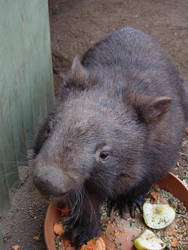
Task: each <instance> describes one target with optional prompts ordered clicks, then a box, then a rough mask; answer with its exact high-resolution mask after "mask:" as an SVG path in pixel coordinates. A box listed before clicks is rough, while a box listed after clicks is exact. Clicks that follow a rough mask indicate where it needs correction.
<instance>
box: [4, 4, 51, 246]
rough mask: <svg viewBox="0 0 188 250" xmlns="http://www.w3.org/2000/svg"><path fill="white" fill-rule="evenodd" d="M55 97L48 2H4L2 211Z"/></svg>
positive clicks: (17, 181) (7, 205)
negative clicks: (38, 128) (33, 139)
mask: <svg viewBox="0 0 188 250" xmlns="http://www.w3.org/2000/svg"><path fill="white" fill-rule="evenodd" d="M53 99H54V91H53V81H52V67H51V53H50V34H49V17H48V0H32V1H25V0H1V4H0V210H4V209H7V208H9V207H10V201H9V189H10V188H11V187H13V186H14V185H17V184H18V183H19V177H18V169H17V167H18V166H19V165H23V163H24V164H25V163H26V152H27V149H28V148H29V147H30V146H31V142H32V137H33V134H34V133H35V131H36V129H37V127H38V125H39V123H40V122H41V121H42V119H43V118H44V116H46V114H47V113H48V111H49V109H50V107H51V106H52V104H53ZM0 244H2V238H1V234H0ZM0 249H2V247H1V245H0Z"/></svg>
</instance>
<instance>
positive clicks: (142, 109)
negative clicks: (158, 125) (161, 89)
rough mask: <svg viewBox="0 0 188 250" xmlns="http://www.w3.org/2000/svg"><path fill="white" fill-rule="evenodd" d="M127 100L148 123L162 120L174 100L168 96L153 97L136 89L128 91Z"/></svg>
mask: <svg viewBox="0 0 188 250" xmlns="http://www.w3.org/2000/svg"><path fill="white" fill-rule="evenodd" d="M126 100H127V101H128V103H129V104H131V105H132V106H133V107H134V108H135V109H136V111H137V113H138V114H139V116H140V118H141V119H142V120H143V121H145V122H146V123H152V122H157V121H160V120H161V118H162V117H163V115H164V114H165V113H167V112H168V110H169V108H170V105H171V102H172V99H171V98H170V97H167V96H159V97H155V98H152V97H149V96H144V95H142V94H138V93H137V92H136V91H134V90H131V91H127V93H126Z"/></svg>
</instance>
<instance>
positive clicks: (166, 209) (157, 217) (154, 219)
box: [143, 203, 176, 229]
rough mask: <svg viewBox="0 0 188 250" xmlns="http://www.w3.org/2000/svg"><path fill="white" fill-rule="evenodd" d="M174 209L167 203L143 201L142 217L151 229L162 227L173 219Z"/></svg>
mask: <svg viewBox="0 0 188 250" xmlns="http://www.w3.org/2000/svg"><path fill="white" fill-rule="evenodd" d="M175 216H176V213H175V210H174V209H173V208H172V207H170V206H169V205H167V204H150V203H144V206H143V217H144V221H145V223H146V225H147V226H148V227H150V228H153V229H162V228H165V227H167V226H168V225H170V224H171V223H172V222H173V220H174V219H175Z"/></svg>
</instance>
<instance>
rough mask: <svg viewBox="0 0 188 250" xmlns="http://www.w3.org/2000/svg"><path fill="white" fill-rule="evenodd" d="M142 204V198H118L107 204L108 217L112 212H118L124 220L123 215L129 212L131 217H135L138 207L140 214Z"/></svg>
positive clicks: (141, 196)
mask: <svg viewBox="0 0 188 250" xmlns="http://www.w3.org/2000/svg"><path fill="white" fill-rule="evenodd" d="M143 203H144V196H143V195H140V196H137V197H136V198H135V197H131V196H129V197H127V196H119V197H118V198H117V199H116V200H110V201H109V202H108V211H109V213H108V215H109V216H110V214H111V212H112V210H118V211H119V215H120V216H121V217H122V218H124V215H125V213H126V212H127V211H128V210H129V212H130V215H131V217H135V210H136V208H137V207H138V209H139V210H140V212H141V213H142V206H143Z"/></svg>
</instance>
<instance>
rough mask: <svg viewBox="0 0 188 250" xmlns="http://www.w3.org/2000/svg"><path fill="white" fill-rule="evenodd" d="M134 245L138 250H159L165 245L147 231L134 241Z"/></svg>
mask: <svg viewBox="0 0 188 250" xmlns="http://www.w3.org/2000/svg"><path fill="white" fill-rule="evenodd" d="M134 245H135V247H136V249H138V250H161V249H164V248H165V247H166V244H165V243H164V242H163V241H162V240H161V239H159V238H158V237H157V236H156V235H155V234H154V233H153V232H152V231H150V230H148V229H146V230H145V231H144V232H143V233H142V234H141V235H140V236H138V237H137V238H136V239H135V240H134Z"/></svg>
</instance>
